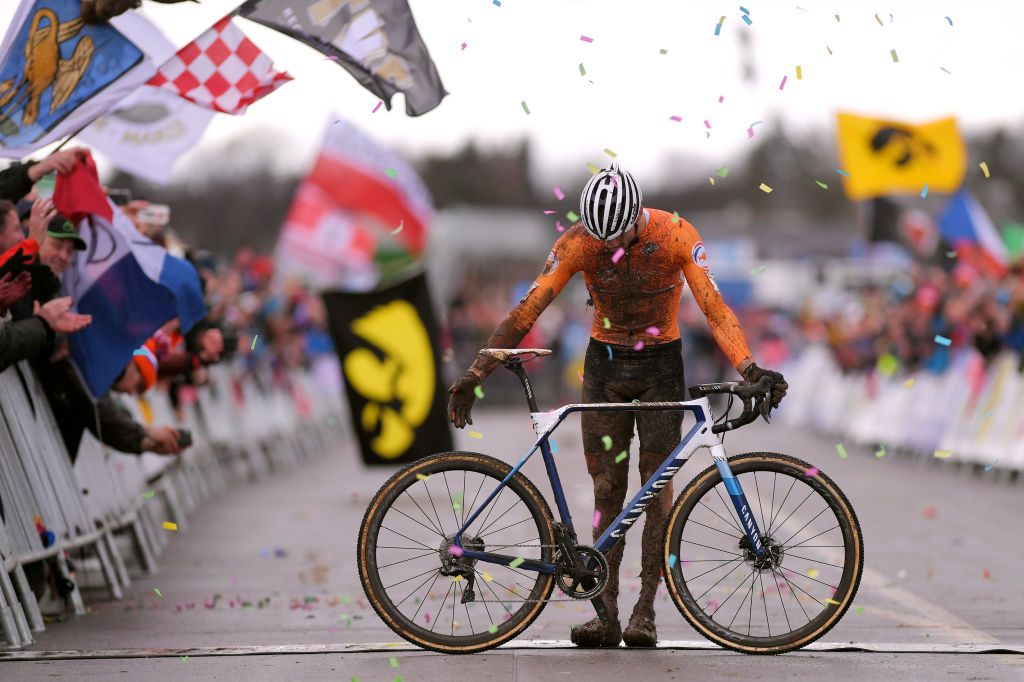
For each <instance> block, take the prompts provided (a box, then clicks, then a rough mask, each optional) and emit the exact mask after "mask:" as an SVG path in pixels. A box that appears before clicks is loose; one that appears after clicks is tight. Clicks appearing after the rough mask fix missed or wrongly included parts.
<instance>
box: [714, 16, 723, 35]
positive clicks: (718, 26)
mask: <svg viewBox="0 0 1024 682" xmlns="http://www.w3.org/2000/svg"><path fill="white" fill-rule="evenodd" d="M724 23H725V17H719V19H718V23H717V24H715V35H716V36H717V35H718V34H719V33H721V32H722V24H724Z"/></svg>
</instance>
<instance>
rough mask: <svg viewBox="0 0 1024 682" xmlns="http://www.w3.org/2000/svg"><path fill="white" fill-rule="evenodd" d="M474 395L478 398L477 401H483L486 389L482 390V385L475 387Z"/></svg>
mask: <svg viewBox="0 0 1024 682" xmlns="http://www.w3.org/2000/svg"><path fill="white" fill-rule="evenodd" d="M473 395H475V396H476V397H477V400H482V399H483V397H484V389H482V388H481V387H480V384H477V385H476V386H474V387H473Z"/></svg>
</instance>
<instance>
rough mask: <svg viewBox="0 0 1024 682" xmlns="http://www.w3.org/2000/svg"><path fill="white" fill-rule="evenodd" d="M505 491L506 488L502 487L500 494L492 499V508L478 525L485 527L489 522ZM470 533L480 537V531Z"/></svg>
mask: <svg viewBox="0 0 1024 682" xmlns="http://www.w3.org/2000/svg"><path fill="white" fill-rule="evenodd" d="M504 493H505V488H502V489H501V490H499V491H498V496H497V497H495V498H494V500H492V501H491V506H490V509H488V510H487V513H486V514H484V520H483V521H481V522H480V526H478V527H483V526H484V525H485V524H486V523H487V519H488V518H490V516H491V514H493V513H494V510H495V508H496V507H497V506H498V500H500V499H501V496H502V495H503V494H504ZM467 530H468V529H467ZM470 534H471V535H475V536H476V537H480V533H470Z"/></svg>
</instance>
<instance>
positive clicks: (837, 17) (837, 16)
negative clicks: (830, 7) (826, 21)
mask: <svg viewBox="0 0 1024 682" xmlns="http://www.w3.org/2000/svg"><path fill="white" fill-rule="evenodd" d="M835 18H836V23H837V24H838V23H839V15H838V14H836V15H835Z"/></svg>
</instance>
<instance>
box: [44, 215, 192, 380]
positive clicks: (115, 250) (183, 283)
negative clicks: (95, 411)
mask: <svg viewBox="0 0 1024 682" xmlns="http://www.w3.org/2000/svg"><path fill="white" fill-rule="evenodd" d="M110 206H111V208H112V210H113V219H112V220H109V221H108V220H107V219H106V218H105V217H103V216H100V215H96V214H91V215H90V216H89V217H88V218H86V219H84V220H82V221H81V223H79V227H78V232H79V235H81V237H82V239H83V240H85V243H86V247H87V248H86V249H85V250H84V251H78V252H76V253H77V256H76V258H75V261H74V263H73V264H72V265H71V267H70V268H68V270H67V272H65V273H64V287H65V289H66V290H67V293H68V294H69V295H70V296H71V297H72V300H73V301H74V306H75V310H77V311H78V312H80V313H84V314H87V315H92V324H91V325H89V326H88V327H86V328H85V329H83V330H82V331H80V332H78V333H76V334H75V335H74V336H72V337H70V338H71V357H72V359H73V360H74V361H75V364H76V365H77V366H78V368H79V370H80V371H81V373H82V376H83V377H84V378H85V381H86V384H87V385H88V387H89V390H90V391H91V392H92V394H93V395H96V396H100V395H103V394H104V393H106V392H107V391H108V390H109V389H110V386H111V384H113V383H114V380H115V379H116V378H117V376H118V375H119V374H120V373H121V371H122V370H123V369H124V368H125V366H126V365H127V364H128V363H129V361H131V358H132V352H133V351H134V350H135V349H136V348H138V347H139V346H141V345H142V344H143V343H144V342H145V341H146V339H148V338H149V337H150V336H152V335H153V333H154V332H155V331H156V330H157V329H159V328H160V327H161V326H162V325H163V324H164V323H165V322H167V321H168V320H170V319H171V318H174V317H177V318H179V320H180V322H181V330H182V333H185V332H187V331H188V330H190V329H191V328H192V327H193V326H195V324H196V323H197V322H199V321H200V320H201V319H203V317H204V316H205V315H206V306H205V304H204V303H203V294H202V287H201V285H200V283H199V275H198V274H197V273H196V270H195V268H194V267H192V264H191V263H189V262H187V261H184V260H182V259H180V258H175V257H174V256H172V255H170V254H169V253H167V250H166V249H165V248H163V247H162V246H160V245H159V244H156V243H155V242H153V241H152V240H150V239H149V238H148V237H145V236H144V235H142V234H140V233H139V231H138V230H136V229H135V225H133V224H132V221H131V220H130V219H129V218H128V216H126V215H125V214H124V213H122V212H121V211H120V210H119V209H118V208H117V207H116V206H114V204H113V203H112V202H111V203H110Z"/></svg>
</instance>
